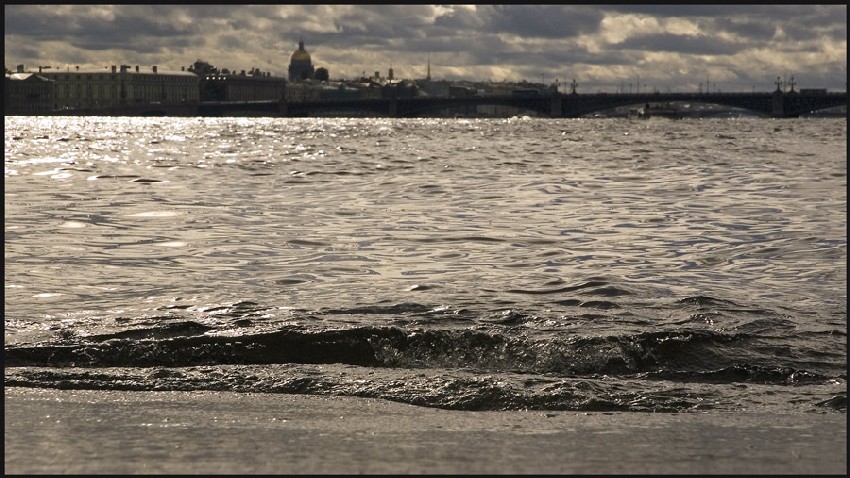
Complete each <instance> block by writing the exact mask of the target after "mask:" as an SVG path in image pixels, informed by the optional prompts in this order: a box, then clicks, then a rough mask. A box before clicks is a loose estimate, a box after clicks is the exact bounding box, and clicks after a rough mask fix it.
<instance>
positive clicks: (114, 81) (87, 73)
mask: <svg viewBox="0 0 850 478" xmlns="http://www.w3.org/2000/svg"><path fill="white" fill-rule="evenodd" d="M43 68H44V67H40V68H39V70H41V71H39V73H38V75H37V76H38V77H42V78H45V79H46V80H49V85H50V89H51V90H52V92H51V94H50V95H49V97H50V101H51V102H52V104H51V105H50V108H49V111H53V112H68V113H72V112H90V113H92V114H97V113H103V114H129V113H143V112H145V111H157V112H161V113H166V112H179V111H180V110H186V112H190V111H191V110H192V109H193V108H194V107H195V106H196V105H197V102H198V98H199V88H198V77H197V76H196V75H195V74H194V73H191V72H186V71H161V70H159V69H158V68H157V67H156V66H152V67H151V68H150V69H149V70H148V69H145V70H140V68H139V67H138V66H136V67H135V69H132V68H130V66H128V65H121V66H120V67H117V66H115V65H113V66H112V67H111V68H104V69H80V68H79V67H75V68H74V69H73V70H72V69H70V68H68V69H67V70H66V71H62V70H60V69H51V70H50V71H45V70H44V69H43ZM19 69H23V68H22V67H21V68H19ZM8 106H9V105H7V110H8Z"/></svg>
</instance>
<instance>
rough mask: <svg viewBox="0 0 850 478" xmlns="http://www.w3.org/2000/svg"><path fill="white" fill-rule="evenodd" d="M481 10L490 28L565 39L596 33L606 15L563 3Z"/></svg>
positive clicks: (522, 34) (496, 7)
mask: <svg viewBox="0 0 850 478" xmlns="http://www.w3.org/2000/svg"><path fill="white" fill-rule="evenodd" d="M481 10H482V11H481V12H480V14H481V16H482V18H483V19H484V21H485V22H486V25H487V27H488V28H487V29H488V30H492V31H498V32H505V33H513V34H516V35H519V36H522V37H528V38H534V37H548V38H564V37H571V36H576V35H579V34H582V33H592V32H594V31H596V30H597V29H598V28H599V24H600V22H601V21H602V19H603V18H604V17H605V15H604V14H603V12H602V11H601V10H598V9H595V8H577V7H575V6H569V7H567V6H562V5H559V6H553V5H495V6H490V7H486V6H485V7H483V8H481Z"/></svg>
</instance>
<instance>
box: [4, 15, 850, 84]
mask: <svg viewBox="0 0 850 478" xmlns="http://www.w3.org/2000/svg"><path fill="white" fill-rule="evenodd" d="M4 13H5V33H4V34H5V44H4V48H5V51H4V54H5V63H6V68H8V69H11V70H15V68H16V66H17V65H19V64H24V65H25V66H26V68H27V69H35V68H37V67H38V66H39V65H42V66H52V67H53V68H57V67H58V68H62V69H65V68H69V67H70V68H73V67H74V66H80V68H96V69H102V68H106V67H108V66H110V65H122V64H126V65H142V66H152V65H157V66H158V68H159V69H160V70H180V68H181V67H188V66H189V65H191V64H192V63H194V62H195V61H196V60H199V59H200V60H203V61H206V62H208V63H210V64H212V65H214V66H216V67H218V68H228V69H230V70H236V71H239V70H251V69H252V68H258V69H260V70H262V71H266V72H271V74H272V75H274V76H283V77H286V76H287V69H288V66H289V60H290V57H291V56H292V53H293V52H294V51H295V50H297V48H298V42H299V41H301V40H303V41H304V45H305V48H306V50H307V51H308V53H309V54H310V56H311V58H312V61H313V66H314V67H316V68H319V67H322V68H326V69H327V70H328V72H329V74H330V77H331V78H332V79H348V80H353V79H356V78H359V77H360V76H362V75H364V74H365V75H367V76H371V75H373V74H374V72H376V71H378V72H380V74H381V76H387V73H388V71H389V69H390V68H392V69H393V72H394V76H395V78H397V79H420V78H424V77H425V76H426V74H427V70H428V63H429V62H430V72H431V78H432V79H433V80H450V81H461V80H468V81H494V82H502V81H506V82H521V81H528V82H532V83H541V82H542V83H545V84H551V83H554V82H556V80H557V82H558V84H559V85H561V90H562V91H566V90H567V89H568V88H567V86H566V84H569V83H572V82H573V80H575V82H576V84H577V90H576V91H577V92H578V93H582V92H587V93H597V92H611V93H614V92H619V91H623V92H629V91H633V92H637V91H638V88H639V89H640V92H644V91H656V90H657V91H661V92H667V91H671V92H690V91H699V90H702V91H705V89H706V85H708V90H709V91H720V92H748V91H753V90H755V91H770V90H773V89H775V88H776V84H775V82H776V80H777V77H779V78H781V79H783V80H785V81H788V82H790V80H791V77H792V76H793V78H794V82H795V85H796V88H797V89H800V88H828V89H830V90H834V91H846V89H847V7H846V5H649V4H647V5H640V4H631V5H607V4H606V5H569V4H567V5H561V4H545V5H524V4H523V5H508V4H495V5H493V4H474V5H459V4H451V5H424V4H399V5H392V4H379V5H365V4H352V5H347V4H331V5H317V4H309V5H293V4H285V5H249V6H244V5H56V4H49V5H8V4H7V5H5V6H4ZM787 87H789V86H788V85H787V84H786V88H787Z"/></svg>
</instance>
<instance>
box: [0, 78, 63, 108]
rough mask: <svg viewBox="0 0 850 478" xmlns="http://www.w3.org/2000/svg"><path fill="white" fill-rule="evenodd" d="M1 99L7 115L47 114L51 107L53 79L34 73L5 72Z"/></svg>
mask: <svg viewBox="0 0 850 478" xmlns="http://www.w3.org/2000/svg"><path fill="white" fill-rule="evenodd" d="M3 101H4V109H5V111H4V113H5V114H7V115H40V114H49V113H50V112H51V111H52V109H53V80H50V79H48V78H45V77H44V76H41V75H39V74H36V73H23V72H21V73H11V74H7V75H6V78H5V82H4V86H3Z"/></svg>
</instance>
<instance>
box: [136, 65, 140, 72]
mask: <svg viewBox="0 0 850 478" xmlns="http://www.w3.org/2000/svg"><path fill="white" fill-rule="evenodd" d="M138 72H139V65H136V73H138Z"/></svg>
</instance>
